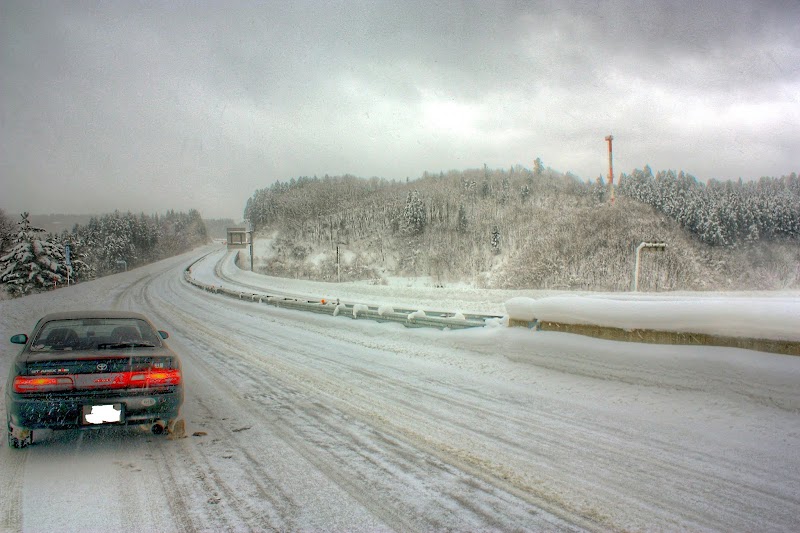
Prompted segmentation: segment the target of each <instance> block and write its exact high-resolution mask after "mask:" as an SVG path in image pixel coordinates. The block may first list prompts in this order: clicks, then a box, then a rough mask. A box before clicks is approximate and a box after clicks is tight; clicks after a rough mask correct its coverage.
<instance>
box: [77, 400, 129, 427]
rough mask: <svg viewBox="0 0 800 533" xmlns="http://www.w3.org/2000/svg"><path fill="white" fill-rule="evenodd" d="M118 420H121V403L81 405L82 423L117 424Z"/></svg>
mask: <svg viewBox="0 0 800 533" xmlns="http://www.w3.org/2000/svg"><path fill="white" fill-rule="evenodd" d="M120 422H122V404H121V403H115V404H110V405H84V406H83V423H84V424H87V425H95V424H119V423H120Z"/></svg>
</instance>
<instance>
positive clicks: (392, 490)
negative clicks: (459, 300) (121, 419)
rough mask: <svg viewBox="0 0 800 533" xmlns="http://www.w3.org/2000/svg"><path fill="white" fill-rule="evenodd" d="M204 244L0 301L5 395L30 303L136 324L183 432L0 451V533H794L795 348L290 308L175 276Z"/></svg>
mask: <svg viewBox="0 0 800 533" xmlns="http://www.w3.org/2000/svg"><path fill="white" fill-rule="evenodd" d="M206 251H208V250H197V251H195V252H194V253H193V254H187V255H184V256H180V257H178V258H173V259H170V260H167V261H162V262H160V263H157V264H154V265H150V266H148V267H144V268H140V269H136V270H134V271H131V272H127V273H124V274H118V275H115V276H111V277H107V278H103V279H100V280H97V281H94V282H91V283H84V284H81V285H78V286H75V287H70V288H68V289H63V290H59V291H55V292H51V293H47V294H40V295H35V296H30V297H27V298H23V299H18V300H10V301H2V302H0V310H2V315H1V316H0V335H2V337H1V338H0V372H2V376H3V381H4V377H5V375H6V374H7V372H8V367H9V363H10V359H11V358H12V357H13V355H14V354H15V353H16V350H17V349H16V347H15V346H13V345H11V344H10V343H8V342H7V339H8V337H9V336H10V335H12V334H14V333H18V332H29V331H30V329H31V327H32V326H33V324H34V322H35V321H36V319H38V318H39V317H40V316H41V315H43V314H45V313H46V312H51V311H55V310H60V309H65V308H72V309H79V308H116V309H130V310H136V311H140V312H143V313H145V314H147V315H148V316H150V317H151V319H152V320H153V321H154V322H155V323H156V325H157V326H158V327H159V328H162V329H166V330H168V331H169V332H170V334H171V337H170V340H169V341H168V342H169V344H170V346H171V347H172V348H173V349H174V350H175V351H176V352H178V353H179V354H180V355H181V356H182V359H183V364H184V372H185V382H186V390H187V398H186V403H185V406H184V418H185V420H186V424H187V434H188V435H189V436H188V437H187V438H185V439H179V440H171V441H170V440H166V439H164V438H157V437H154V436H151V435H148V434H144V433H140V432H139V431H137V430H119V431H113V432H77V431H74V432H64V433H57V434H54V435H51V436H45V438H43V439H39V436H38V435H37V441H38V444H36V445H34V446H32V447H30V448H27V449H25V450H21V451H18V450H11V449H9V448H7V447H3V448H2V450H0V479H1V480H2V483H3V485H2V488H0V529H3V530H10V531H17V530H24V531H42V532H44V531H77V530H80V531H112V530H116V531H202V530H206V531H224V530H238V531H249V530H275V529H280V530H338V531H342V530H347V531H376V530H396V531H415V530H417V531H430V530H444V529H449V530H503V531H506V530H515V529H517V530H518V529H522V530H547V531H553V530H583V529H588V530H615V529H617V530H622V529H630V530H720V531H756V530H758V531H797V530H800V514H799V513H798V512H797V509H800V386H799V385H798V384H799V383H800V358H798V357H790V356H779V355H769V354H760V353H756V352H749V351H744V350H736V349H724V348H696V347H695V348H688V347H680V346H652V345H647V346H645V345H637V344H624V343H616V342H609V341H598V340H596V339H587V338H581V337H576V336H572V335H565V334H557V333H543V332H538V333H533V332H531V331H528V330H526V329H508V328H483V329H475V330H464V331H438V330H416V329H406V328H403V327H402V326H400V325H397V324H376V323H372V322H368V321H356V320H344V319H342V318H338V317H337V318H334V317H330V316H324V315H317V314H310V313H302V312H296V311H289V310H282V309H277V308H275V307H272V306H267V305H259V304H257V303H249V302H241V301H237V300H233V299H230V298H226V297H224V296H219V295H212V294H209V293H205V292H203V291H200V290H197V289H196V288H194V287H192V286H190V285H189V284H188V283H186V282H185V281H184V280H183V278H182V270H183V269H184V268H185V267H186V266H187V265H188V264H190V263H191V262H192V260H193V259H194V258H196V257H198V256H199V255H202V254H203V253H205V252H206ZM375 303H379V302H375ZM443 307H447V306H446V305H444V306H443ZM453 310H456V309H453ZM476 310H479V309H477V308H476ZM3 386H5V385H3ZM2 409H3V410H4V407H3V408H2ZM3 415H4V411H3ZM194 434H196V436H195V435H194Z"/></svg>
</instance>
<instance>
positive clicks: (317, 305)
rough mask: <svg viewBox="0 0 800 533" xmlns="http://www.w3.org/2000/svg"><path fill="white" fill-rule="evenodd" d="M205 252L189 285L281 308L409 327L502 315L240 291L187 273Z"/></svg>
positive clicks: (466, 323)
mask: <svg viewBox="0 0 800 533" xmlns="http://www.w3.org/2000/svg"><path fill="white" fill-rule="evenodd" d="M212 253H213V252H212ZM208 255H210V254H206V255H204V256H202V257H200V258H199V259H197V260H196V261H194V262H193V263H192V264H191V265H189V266H188V267H186V269H185V270H184V273H183V277H184V279H185V280H186V281H187V282H188V283H190V284H191V285H193V286H195V287H198V288H200V289H202V290H204V291H206V292H210V293H212V294H222V295H224V296H228V297H231V298H236V299H238V300H244V301H250V302H257V303H262V304H267V305H272V306H275V307H280V308H283V309H294V310H297V311H306V312H311V313H321V314H325V315H330V316H341V317H345V318H352V319H367V320H374V321H376V322H396V323H400V324H403V325H404V326H406V327H410V328H437V329H466V328H480V327H484V326H486V324H487V320H500V319H501V318H502V317H500V316H498V315H479V314H461V313H458V314H457V313H448V312H445V311H425V312H422V311H420V310H418V309H407V308H392V309H391V310H386V309H384V308H382V307H378V306H373V305H366V304H359V303H341V302H331V301H328V300H323V299H319V300H315V299H307V298H301V297H297V296H289V295H276V294H269V293H267V292H264V291H262V290H257V291H243V290H237V289H232V288H228V287H225V286H222V285H220V286H217V285H209V284H207V283H203V282H201V281H198V280H196V279H194V278H193V277H192V274H191V270H192V267H193V266H194V265H195V264H197V263H198V262H199V261H202V260H203V259H205V258H206V257H207V256H208ZM214 270H215V273H216V274H217V276H219V277H220V278H221V279H223V280H226V276H224V275H223V274H222V272H221V270H220V269H219V263H217V265H216V266H215V267H214ZM244 286H245V287H246V288H253V287H252V286H248V285H244Z"/></svg>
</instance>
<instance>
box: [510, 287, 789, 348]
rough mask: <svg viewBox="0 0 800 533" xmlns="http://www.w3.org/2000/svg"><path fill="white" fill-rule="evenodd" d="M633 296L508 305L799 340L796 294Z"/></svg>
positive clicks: (575, 320)
mask: <svg viewBox="0 0 800 533" xmlns="http://www.w3.org/2000/svg"><path fill="white" fill-rule="evenodd" d="M629 298H630V299H627V298H623V297H620V296H616V297H613V298H612V297H607V298H602V297H575V296H563V297H551V298H542V299H538V300H534V299H532V298H525V297H518V298H512V299H510V300H508V301H507V302H506V303H505V307H506V312H507V313H508V315H509V317H510V318H511V319H514V320H525V321H532V320H534V319H537V320H546V321H549V322H561V323H565V324H587V325H595V326H605V327H614V328H621V329H626V330H631V329H653V330H659V331H677V332H684V333H706V334H709V335H721V336H729V337H752V338H761V339H773V340H789V341H800V299H798V298H791V297H775V298H751V297H727V298H707V297H697V298H691V297H687V296H669V295H663V296H662V295H659V296H658V297H650V298H648V297H644V298H640V297H637V295H630V296H629Z"/></svg>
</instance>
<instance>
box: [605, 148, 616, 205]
mask: <svg viewBox="0 0 800 533" xmlns="http://www.w3.org/2000/svg"><path fill="white" fill-rule="evenodd" d="M606 140H607V141H608V189H609V192H610V193H611V205H614V165H613V163H612V158H611V141H613V140H614V136H613V135H607V136H606Z"/></svg>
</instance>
